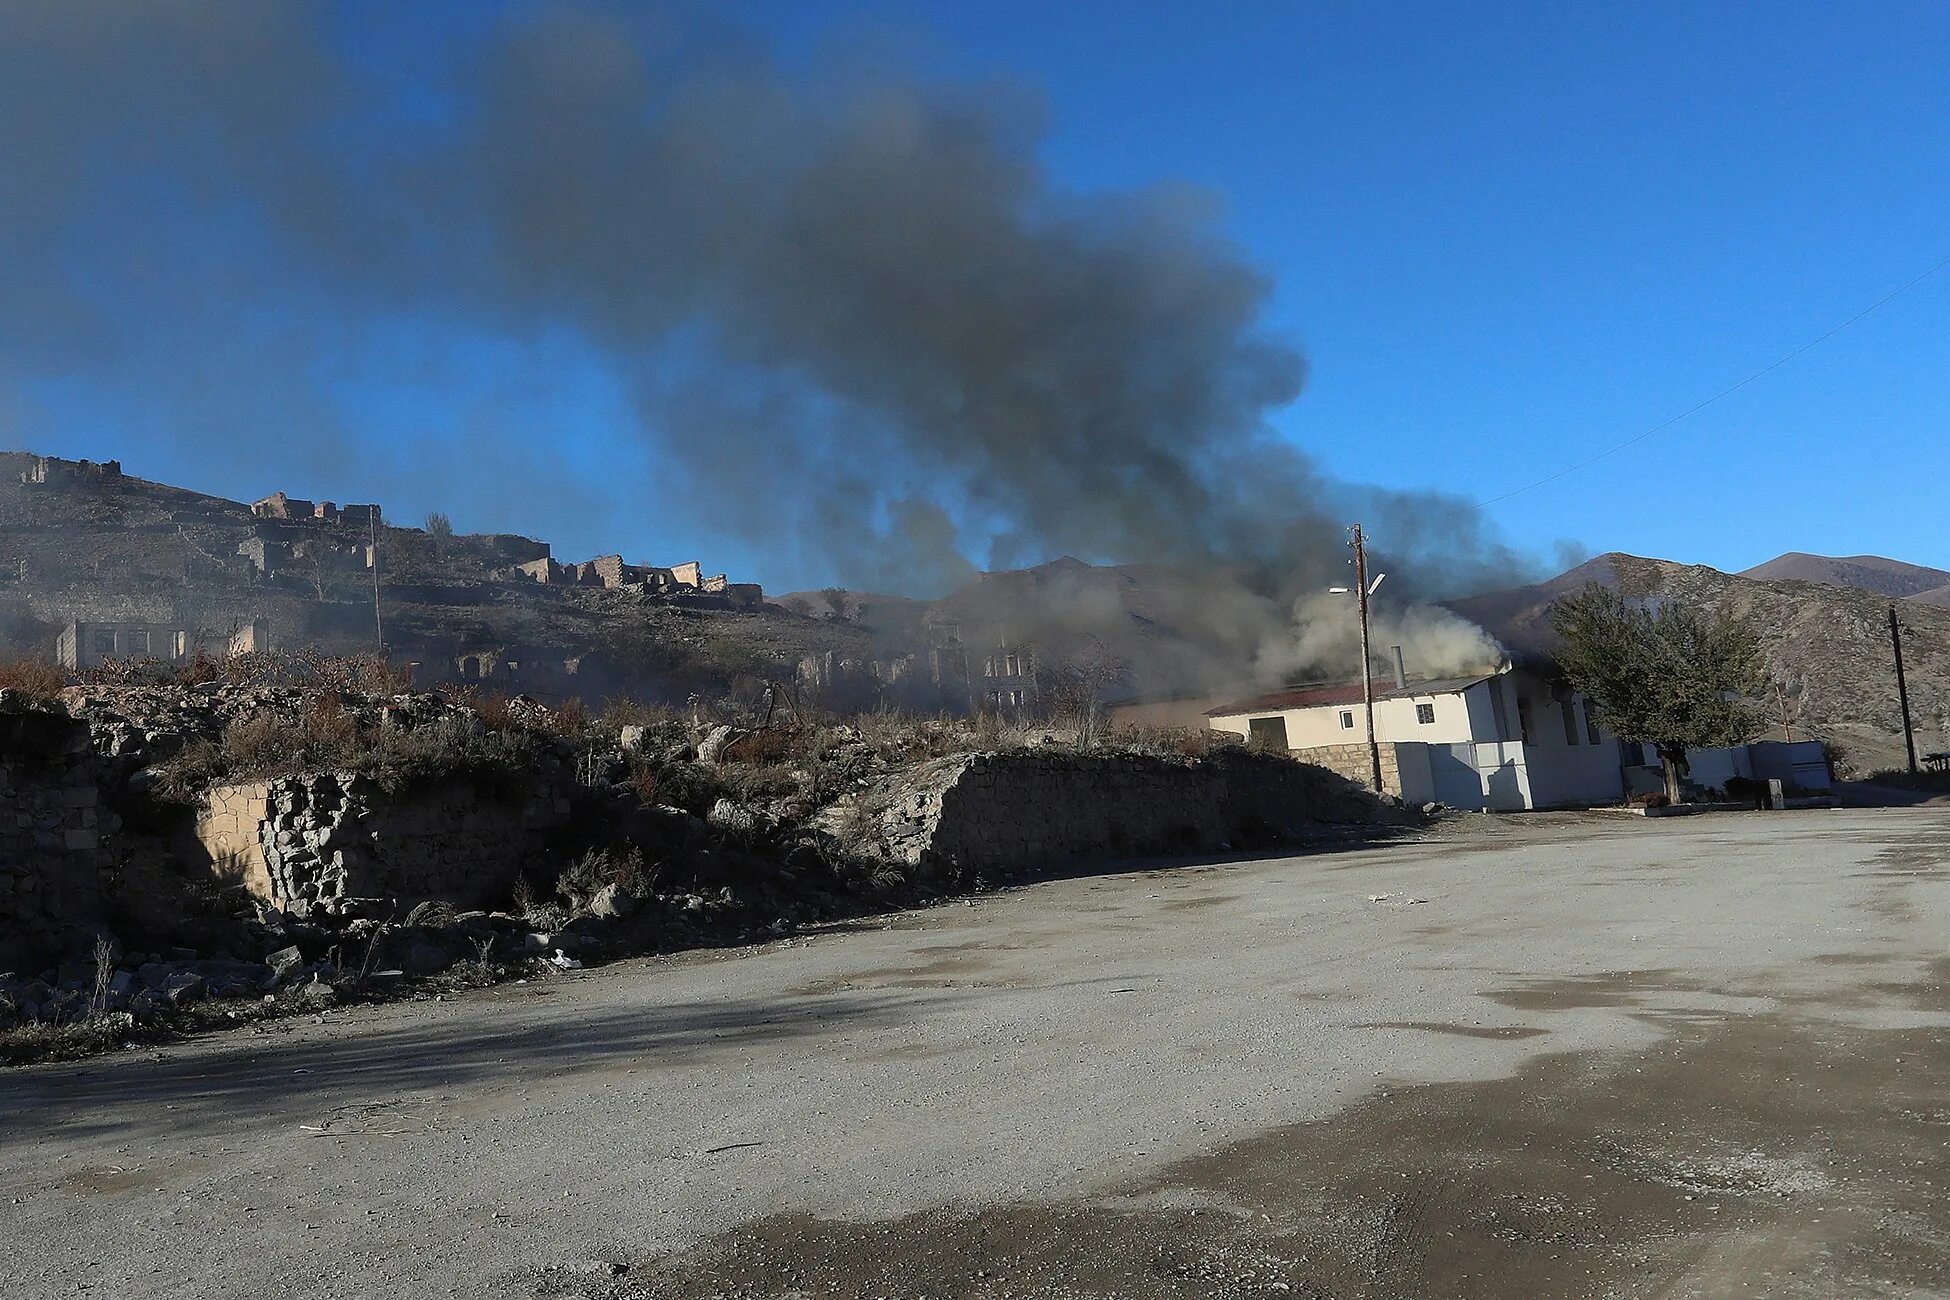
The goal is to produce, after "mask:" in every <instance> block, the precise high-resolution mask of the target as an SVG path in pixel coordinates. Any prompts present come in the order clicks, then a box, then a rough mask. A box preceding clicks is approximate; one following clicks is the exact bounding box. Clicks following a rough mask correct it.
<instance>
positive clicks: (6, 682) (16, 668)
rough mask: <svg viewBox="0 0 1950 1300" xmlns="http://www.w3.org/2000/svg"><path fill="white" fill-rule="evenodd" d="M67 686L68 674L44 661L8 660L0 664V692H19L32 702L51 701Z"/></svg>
mask: <svg viewBox="0 0 1950 1300" xmlns="http://www.w3.org/2000/svg"><path fill="white" fill-rule="evenodd" d="M67 685H68V673H67V670H66V669H65V668H62V667H61V666H60V665H59V664H56V663H53V662H51V661H49V660H46V659H25V658H23V659H9V660H6V661H4V662H0V690H9V691H19V692H20V693H21V694H22V695H25V696H27V697H28V698H29V699H34V700H52V699H55V698H56V697H58V696H59V695H60V694H61V692H62V690H63V689H65V688H66V687H67Z"/></svg>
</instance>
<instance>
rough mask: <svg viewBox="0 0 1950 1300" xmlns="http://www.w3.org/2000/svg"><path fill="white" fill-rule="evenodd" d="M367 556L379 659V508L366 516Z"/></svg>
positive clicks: (382, 638) (382, 636) (382, 635)
mask: <svg viewBox="0 0 1950 1300" xmlns="http://www.w3.org/2000/svg"><path fill="white" fill-rule="evenodd" d="M366 538H367V551H366V554H367V556H368V557H369V558H370V559H371V560H372V632H373V636H374V637H376V638H377V639H378V641H379V657H380V658H381V659H382V660H383V659H385V657H386V622H385V620H384V619H383V618H381V617H380V614H379V507H378V506H374V507H372V513H370V514H368V515H367V516H366Z"/></svg>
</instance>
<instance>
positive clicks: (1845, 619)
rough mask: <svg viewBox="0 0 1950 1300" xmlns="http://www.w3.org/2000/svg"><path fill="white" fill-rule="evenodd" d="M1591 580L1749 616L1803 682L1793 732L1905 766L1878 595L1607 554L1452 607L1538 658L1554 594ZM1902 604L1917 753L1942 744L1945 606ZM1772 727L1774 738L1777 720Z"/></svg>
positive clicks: (1787, 675) (1791, 676) (1949, 723)
mask: <svg viewBox="0 0 1950 1300" xmlns="http://www.w3.org/2000/svg"><path fill="white" fill-rule="evenodd" d="M1903 567H1904V568H1914V567H1916V566H1903ZM1926 572H1927V571H1926ZM1589 582H1599V583H1603V584H1605V585H1607V586H1616V587H1619V588H1621V589H1623V590H1625V591H1626V592H1627V593H1629V594H1631V595H1635V596H1655V597H1656V596H1665V597H1674V598H1679V599H1684V600H1692V601H1697V602H1699V603H1700V604H1702V605H1705V606H1707V607H1708V608H1711V609H1715V610H1722V611H1725V612H1726V613H1728V614H1731V615H1733V616H1735V617H1739V618H1746V619H1749V620H1751V621H1752V622H1753V623H1754V625H1755V626H1756V627H1757V628H1759V629H1760V633H1761V641H1762V644H1763V646H1764V648H1765V650H1766V653H1767V660H1768V664H1769V667H1770V670H1771V671H1772V673H1773V675H1774V677H1775V679H1776V680H1778V681H1781V682H1784V683H1787V684H1790V685H1795V684H1798V685H1799V686H1800V690H1801V695H1800V702H1799V710H1800V711H1799V717H1798V722H1797V723H1796V732H1797V734H1803V733H1808V734H1814V735H1819V736H1822V737H1825V738H1828V739H1831V740H1833V741H1835V742H1837V743H1838V744H1839V745H1840V746H1841V747H1842V749H1843V750H1844V752H1845V753H1846V755H1847V757H1848V759H1849V760H1850V762H1851V763H1852V764H1853V765H1854V766H1855V767H1856V768H1857V769H1859V770H1862V771H1869V770H1873V769H1876V768H1883V767H1896V766H1900V765H1901V764H1902V762H1903V741H1902V721H1901V714H1900V711H1899V709H1898V706H1897V698H1896V678H1895V671H1894V668H1893V666H1892V660H1891V655H1890V646H1889V623H1888V618H1889V607H1890V596H1889V595H1888V594H1886V593H1881V592H1876V591H1868V590H1863V589H1861V588H1859V587H1854V586H1843V585H1831V584H1821V583H1814V582H1810V581H1806V580H1786V581H1758V580H1755V579H1753V578H1750V577H1746V576H1743V575H1740V574H1728V573H1721V572H1720V571H1718V570H1717V569H1709V568H1705V567H1703V566H1699V565H1684V564H1674V563H1671V562H1669V561H1665V560H1648V559H1641V558H1639V557H1637V556H1631V555H1623V554H1619V553H1613V554H1609V555H1602V556H1599V557H1598V558H1597V559H1595V560H1591V561H1589V562H1587V563H1585V564H1582V565H1579V566H1578V567H1577V568H1575V569H1572V570H1570V571H1569V572H1567V573H1563V574H1560V575H1559V576H1557V577H1555V578H1552V579H1551V580H1549V581H1548V582H1543V583H1537V584H1534V585H1531V586H1526V587H1519V588H1514V589H1512V590H1509V591H1502V592H1492V593H1488V594H1486V595H1482V596H1474V597H1470V598H1468V599H1464V600H1455V601H1450V602H1448V603H1449V606H1450V608H1452V609H1454V610H1455V611H1456V612H1457V613H1459V614H1462V615H1463V616H1464V617H1466V618H1469V619H1472V620H1474V621H1475V622H1477V623H1480V624H1482V625H1483V626H1484V627H1485V628H1487V629H1488V630H1489V631H1490V633H1491V634H1492V635H1494V636H1496V637H1497V638H1498V639H1499V640H1501V641H1502V642H1503V643H1504V645H1506V646H1507V647H1509V648H1510V650H1511V651H1512V653H1513V654H1516V655H1519V656H1541V655H1547V654H1548V653H1549V652H1550V649H1551V647H1552V643H1553V640H1554V638H1553V636H1552V634H1551V630H1550V615H1549V610H1550V604H1551V602H1552V601H1553V600H1555V599H1557V598H1558V597H1559V596H1563V595H1568V594H1570V593H1572V592H1574V591H1577V590H1579V589H1580V588H1582V587H1583V586H1584V585H1585V584H1586V583H1589ZM1899 609H1900V612H1901V616H1902V621H1903V627H1904V656H1905V659H1906V660H1907V665H1908V670H1909V693H1910V712H1911V716H1912V718H1913V719H1914V722H1915V725H1916V731H1917V747H1918V750H1919V751H1920V752H1927V751H1930V750H1939V749H1944V748H1950V608H1944V607H1941V606H1939V605H1936V604H1930V603H1923V602H1920V601H1917V600H1914V599H1911V600H1906V601H1904V602H1902V604H1901V605H1900V606H1899ZM1770 734H1772V735H1775V736H1778V735H1779V734H1780V732H1779V730H1778V727H1777V728H1776V729H1775V730H1773V731H1772V732H1771V733H1770Z"/></svg>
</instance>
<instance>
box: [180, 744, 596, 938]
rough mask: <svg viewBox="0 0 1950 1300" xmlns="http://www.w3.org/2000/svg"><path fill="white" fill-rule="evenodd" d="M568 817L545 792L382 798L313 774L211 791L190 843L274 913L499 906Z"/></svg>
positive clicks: (456, 791) (350, 778) (348, 780)
mask: <svg viewBox="0 0 1950 1300" xmlns="http://www.w3.org/2000/svg"><path fill="white" fill-rule="evenodd" d="M568 814H569V806H568V801H567V799H566V797H559V796H558V794H557V793H556V792H555V791H554V790H552V789H550V788H548V787H546V786H544V787H539V788H537V789H536V790H534V791H532V792H530V793H529V795H528V797H527V798H525V799H509V798H507V797H506V796H505V794H499V793H483V792H481V791H478V790H476V789H475V788H474V787H473V786H472V785H470V784H468V783H466V782H464V781H449V782H443V783H441V784H439V785H435V786H431V787H428V788H426V789H421V790H416V791H413V792H411V793H408V794H403V795H390V794H388V793H387V792H386V791H384V790H382V789H381V788H380V787H379V786H378V785H376V784H375V783H374V782H372V781H371V780H370V779H368V778H365V777H360V776H354V775H353V774H351V773H346V772H317V773H308V774H305V775H303V776H288V777H279V778H277V779H275V780H271V781H249V782H242V783H238V784H234V785H227V786H220V787H218V788H216V789H214V790H212V791H211V792H210V794H209V796H208V797H207V799H206V801H205V806H204V809H203V812H202V814H201V815H200V816H199V818H198V820H197V839H198V841H199V842H200V843H201V844H202V846H203V849H204V852H205V853H206V854H207V855H208V860H209V865H210V866H211V868H212V869H213V870H215V871H216V872H217V873H218V874H219V875H221V876H223V877H225V878H227V879H231V880H235V881H237V882H239V883H241V884H243V885H244V886H245V888H247V889H248V890H249V891H250V892H251V893H252V894H253V895H255V896H256V897H258V898H262V899H265V900H266V901H269V902H274V903H276V904H278V905H279V906H280V907H287V908H288V907H292V906H293V905H297V906H298V907H299V908H300V909H301V910H302V909H303V908H306V907H310V906H315V905H318V904H321V903H326V902H328V901H329V900H333V899H342V898H390V899H396V900H398V901H399V902H400V903H401V905H402V906H403V907H410V906H411V905H412V904H414V903H417V902H420V901H423V900H426V899H439V900H442V901H444V902H449V903H452V904H453V905H454V906H456V907H458V908H462V909H466V908H475V907H499V906H503V905H505V904H506V903H507V901H508V895H509V893H510V891H511V890H512V889H513V888H514V884H515V881H516V879H517V877H519V875H520V874H521V872H522V870H523V869H524V868H525V867H528V866H529V865H531V864H533V863H535V862H537V861H538V860H539V859H540V858H541V856H542V853H543V850H544V839H545V837H546V836H547V834H548V832H550V831H552V830H555V829H557V828H560V827H561V826H563V825H565V824H566V823H567V821H568Z"/></svg>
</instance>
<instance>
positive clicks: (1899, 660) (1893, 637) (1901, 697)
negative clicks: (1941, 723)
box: [1889, 605, 1916, 776]
mask: <svg viewBox="0 0 1950 1300" xmlns="http://www.w3.org/2000/svg"><path fill="white" fill-rule="evenodd" d="M1889 644H1890V645H1891V646H1892V647H1894V649H1895V651H1896V700H1897V702H1898V703H1900V704H1901V705H1902V706H1903V748H1904V749H1906V750H1907V751H1909V774H1910V775H1911V776H1915V775H1916V729H1915V728H1914V727H1913V726H1911V724H1910V721H1909V683H1908V681H1906V680H1905V679H1904V677H1903V625H1902V624H1901V623H1898V622H1897V621H1896V607H1895V606H1894V605H1891V606H1890V607H1889Z"/></svg>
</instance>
